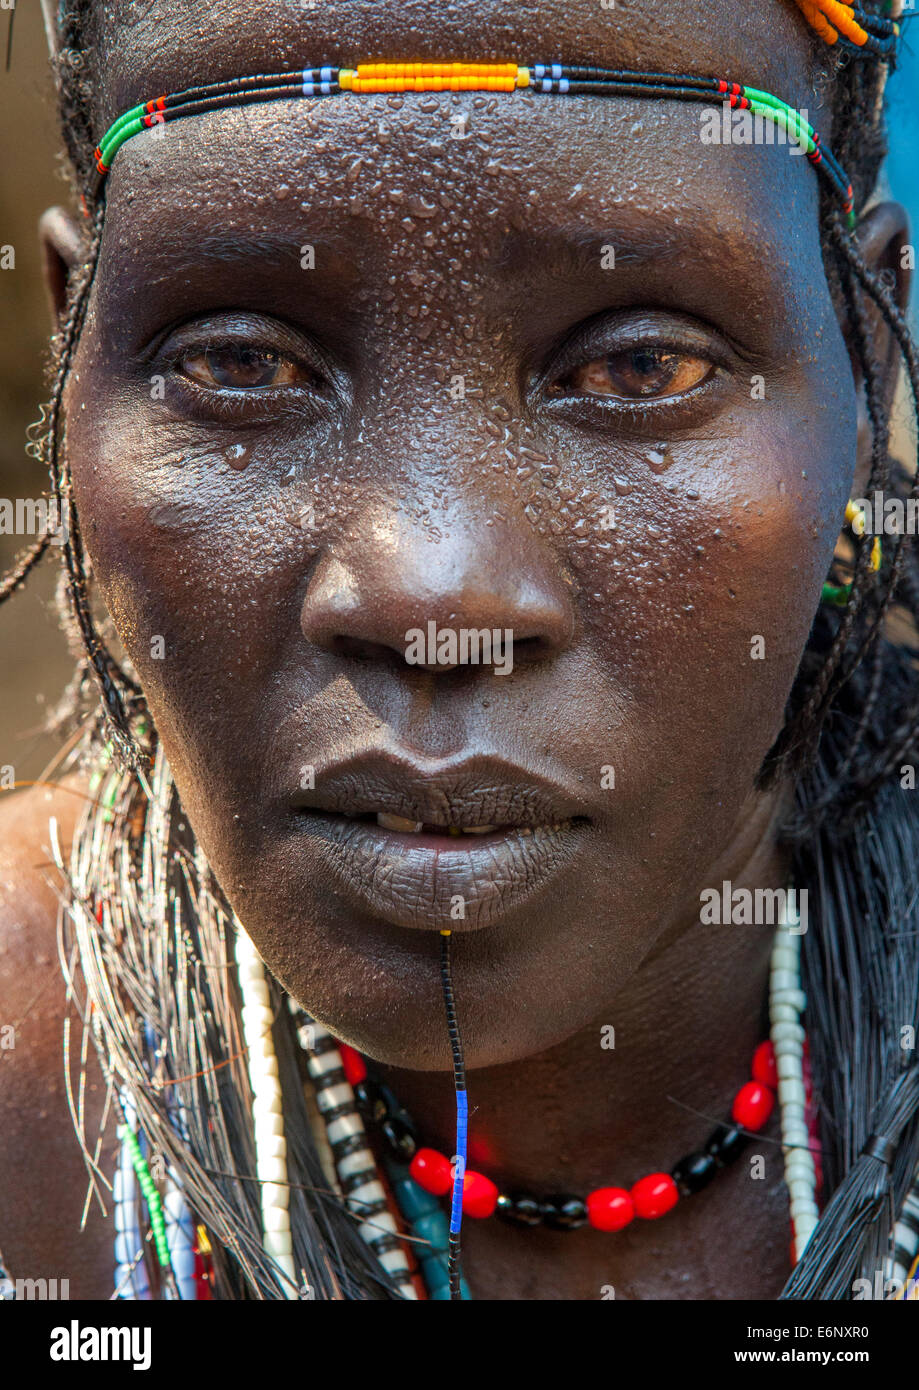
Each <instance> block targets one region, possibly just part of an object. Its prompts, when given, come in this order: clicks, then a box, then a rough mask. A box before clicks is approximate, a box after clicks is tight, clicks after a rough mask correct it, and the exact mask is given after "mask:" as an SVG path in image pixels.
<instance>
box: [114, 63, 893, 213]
mask: <svg viewBox="0 0 919 1390" xmlns="http://www.w3.org/2000/svg"><path fill="white" fill-rule="evenodd" d="M894 41H895V40H894ZM517 90H523V91H529V92H530V93H540V94H569V95H571V96H578V95H583V96H620V97H649V98H667V99H671V100H678V101H691V102H704V103H711V102H712V101H713V100H718V99H720V100H721V101H723V102H727V103H728V104H729V105H730V106H732V107H738V108H740V109H741V110H749V111H751V112H752V113H753V114H754V115H759V116H762V117H763V118H765V119H767V120H770V121H772V122H773V123H774V124H775V125H777V126H778V127H779V128H780V129H782V130H783V131H784V132H785V133H786V135H787V136H788V137H789V138H790V139H791V140H793V141H794V142H795V143H797V144H800V145H801V146H802V148H803V149H804V150H805V151H806V153H807V156H808V158H809V160H810V161H811V163H812V164H813V165H814V166H815V168H816V169H817V170H818V172H819V173H820V175H821V176H822V177H823V178H824V179H825V180H826V181H827V182H828V183H829V184H830V186H831V187H832V189H833V191H834V193H835V194H836V196H837V197H838V198H839V199H840V201H841V202H842V204H843V209H844V211H845V212H846V213H847V214H848V216H849V217H850V219H851V218H852V216H853V194H852V187H851V184H850V182H849V179H848V178H847V176H846V174H845V173H844V171H843V170H842V168H841V167H840V165H839V163H838V162H837V160H836V159H835V157H834V156H833V154H832V152H831V151H830V150H829V149H827V148H826V146H824V145H823V144H822V143H821V141H820V136H819V135H818V133H817V132H816V131H815V130H814V128H813V126H811V125H810V123H809V122H808V121H806V120H805V119H804V118H803V116H802V115H801V114H800V112H798V111H796V110H795V109H794V107H792V106H789V105H788V103H787V102H785V101H782V100H781V98H779V97H776V96H774V95H773V94H772V93H771V92H763V91H760V90H759V89H758V88H756V87H746V86H743V85H742V84H740V83H738V82H732V81H728V80H726V79H724V78H701V77H694V76H691V75H687V74H682V75H680V74H672V73H658V72H639V71H631V70H628V69H621V70H620V69H608V68H601V67H587V66H582V65H570V64H564V63H533V64H530V65H519V64H517V63H462V62H458V63H452V62H406V63H358V64H357V66H356V67H353V68H347V67H331V66H325V67H318V68H305V69H303V70H301V71H297V72H283V73H263V74H257V75H254V76H251V77H238V78H231V79H229V80H226V81H222V82H214V83H209V84H207V85H205V86H197V87H189V88H186V89H185V90H184V91H181V92H173V93H170V94H169V95H165V96H159V97H154V98H153V99H152V100H150V101H145V102H141V103H140V104H139V105H137V106H132V107H131V108H130V109H129V110H128V111H125V112H124V113H123V114H122V115H121V116H119V117H118V119H117V120H116V121H114V122H113V124H112V125H111V126H109V128H108V130H107V131H106V132H105V134H104V135H103V137H102V139H101V140H100V142H99V144H98V145H97V147H96V149H95V151H94V159H95V176H94V182H93V187H92V189H91V196H92V198H93V200H94V201H95V200H96V199H97V198H98V195H99V191H100V189H101V186H102V183H103V181H104V179H105V176H106V175H107V173H108V172H109V170H110V168H111V165H112V160H113V159H114V157H115V155H116V154H117V153H118V151H119V150H120V149H121V147H122V145H123V144H125V142H126V141H128V140H130V139H131V138H132V137H133V136H135V135H139V134H140V133H141V132H142V131H144V130H149V129H151V128H152V127H154V126H158V125H164V124H166V123H167V122H169V121H173V120H177V119H180V118H182V117H185V116H199V115H203V114H204V113H206V112H208V111H219V110H222V109H224V108H226V107H239V106H249V105H252V104H253V103H257V102H264V101H282V100H296V99H302V98H310V97H323V96H334V95H337V94H340V93H342V92H351V93H352V94H354V95H361V94H370V93H385V92H448V91H452V92H459V91H489V92H497V91H503V92H514V91H517Z"/></svg>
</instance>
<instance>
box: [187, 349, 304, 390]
mask: <svg viewBox="0 0 919 1390" xmlns="http://www.w3.org/2000/svg"><path fill="white" fill-rule="evenodd" d="M178 367H179V369H180V371H181V372H182V374H183V375H184V376H187V377H190V378H191V380H192V381H196V382H197V383H198V384H199V385H200V386H208V387H211V388H212V389H217V390H222V391H251V390H257V389H259V388H264V387H268V386H303V385H307V384H309V383H311V382H313V381H315V377H316V374H315V373H314V372H311V371H310V370H309V368H308V367H305V366H303V365H302V364H301V363H299V362H296V361H294V359H293V358H291V357H285V356H284V354H283V353H280V352H275V351H274V350H273V349H272V348H262V347H250V346H248V345H247V344H244V343H238V344H237V343H231V344H227V345H225V346H222V347H207V348H204V349H203V350H202V351H197V352H186V353H184V354H183V355H182V357H181V358H180V359H179V361H178Z"/></svg>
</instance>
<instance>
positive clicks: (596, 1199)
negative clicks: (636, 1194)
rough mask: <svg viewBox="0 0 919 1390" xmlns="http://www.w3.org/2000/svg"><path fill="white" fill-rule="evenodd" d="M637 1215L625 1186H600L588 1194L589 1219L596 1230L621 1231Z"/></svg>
mask: <svg viewBox="0 0 919 1390" xmlns="http://www.w3.org/2000/svg"><path fill="white" fill-rule="evenodd" d="M634 1215H635V1208H634V1206H633V1205H632V1198H631V1196H630V1195H629V1193H628V1192H627V1191H626V1189H625V1188H624V1187H598V1188H597V1190H596V1192H590V1193H588V1195H587V1220H588V1221H589V1222H590V1224H591V1226H593V1228H594V1230H596V1231H621V1230H622V1228H623V1226H627V1225H628V1224H629V1222H630V1221H631V1220H632V1218H633V1217H634Z"/></svg>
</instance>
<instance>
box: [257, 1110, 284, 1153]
mask: <svg viewBox="0 0 919 1390" xmlns="http://www.w3.org/2000/svg"><path fill="white" fill-rule="evenodd" d="M283 1136H284V1116H283V1115H273V1114H267V1113H264V1112H263V1113H262V1114H261V1115H259V1116H258V1117H257V1118H256V1119H255V1147H256V1149H260V1148H261V1147H262V1144H264V1143H265V1142H266V1140H268V1139H272V1138H275V1137H278V1138H283Z"/></svg>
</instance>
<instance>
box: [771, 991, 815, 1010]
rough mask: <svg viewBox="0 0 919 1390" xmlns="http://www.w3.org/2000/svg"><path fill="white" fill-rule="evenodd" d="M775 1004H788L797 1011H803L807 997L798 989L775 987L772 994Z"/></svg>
mask: <svg viewBox="0 0 919 1390" xmlns="http://www.w3.org/2000/svg"><path fill="white" fill-rule="evenodd" d="M773 998H774V999H775V1002H776V1004H790V1005H791V1007H792V1008H793V1009H796V1010H797V1011H798V1013H799V1014H800V1013H803V1012H804V1006H805V1004H806V1003H807V998H806V997H805V995H804V993H803V991H802V990H800V989H777V990H776V991H775V993H774V995H773Z"/></svg>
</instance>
